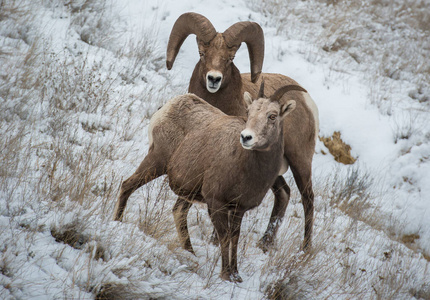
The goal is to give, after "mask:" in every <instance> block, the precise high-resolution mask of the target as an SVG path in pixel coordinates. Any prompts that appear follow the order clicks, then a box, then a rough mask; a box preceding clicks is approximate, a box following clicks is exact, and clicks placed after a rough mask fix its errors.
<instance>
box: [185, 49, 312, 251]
mask: <svg viewBox="0 0 430 300" xmlns="http://www.w3.org/2000/svg"><path fill="white" fill-rule="evenodd" d="M218 50H219V49H218ZM224 51H226V49H224ZM220 52H221V51H218V52H215V51H214V52H213V53H210V54H211V55H219V53H220ZM208 55H209V54H208ZM206 70H207V67H205V64H204V62H203V61H201V60H200V61H199V62H198V63H197V65H196V67H195V69H194V72H193V75H192V77H191V80H190V86H189V89H188V91H189V92H191V93H194V94H196V95H198V96H199V97H202V98H203V99H205V100H206V101H207V102H208V103H210V104H212V105H213V106H215V107H217V108H219V109H221V110H222V111H223V112H225V113H226V114H228V115H233V116H243V115H244V114H245V112H246V107H245V103H244V100H243V92H244V91H246V92H249V93H250V94H251V96H252V97H256V96H257V95H258V91H259V87H260V84H261V81H262V80H263V79H264V82H265V92H266V94H272V93H273V92H274V91H275V90H277V89H278V88H280V87H282V86H284V85H289V84H296V85H298V83H297V82H296V81H295V80H293V79H291V78H289V77H287V76H284V75H281V74H270V73H262V75H261V76H260V78H259V80H258V81H257V82H256V83H252V81H251V76H250V74H249V73H246V74H242V75H241V74H240V73H239V70H238V69H237V68H236V66H235V65H234V64H233V63H232V64H230V67H229V68H225V71H224V72H225V73H224V74H226V75H225V76H224V79H223V82H222V85H221V87H220V89H219V90H218V92H216V93H210V92H208V90H207V89H206V85H205V82H204V78H205V77H204V76H203V75H202V74H205V71H206ZM286 99H287V95H285V96H283V98H282V100H281V101H286ZM288 99H293V100H295V101H296V103H297V106H296V111H295V113H294V114H293V116H291V117H290V118H287V119H286V121H285V122H284V133H285V136H284V149H285V150H284V151H285V152H284V156H285V159H286V160H287V162H288V165H289V166H290V168H291V171H292V172H293V176H294V179H295V181H296V184H297V187H298V188H299V191H300V193H301V195H302V203H303V207H304V211H305V233H304V236H305V239H304V242H303V247H302V248H303V249H308V248H309V246H310V245H311V236H312V227H313V213H314V206H313V203H314V194H313V189H312V158H313V154H314V151H315V140H316V136H315V135H316V131H315V128H316V127H317V124H316V120H315V118H314V115H313V113H312V111H311V110H310V108H309V107H308V105H307V104H306V101H305V98H304V96H303V93H302V92H299V91H292V92H291V93H288ZM272 191H273V192H274V194H275V204H274V207H273V210H272V215H271V218H270V221H269V225H268V227H267V230H266V232H265V234H264V236H263V238H262V239H261V240H260V242H259V246H260V247H261V248H262V249H263V251H267V250H268V248H269V247H270V246H271V245H272V244H273V242H274V236H275V235H276V232H277V230H278V227H279V224H280V221H281V220H282V218H283V217H284V214H285V210H286V207H287V205H288V202H289V198H290V188H289V187H288V185H287V183H286V182H285V180H284V179H283V178H282V177H281V176H280V177H279V178H278V179H277V180H276V182H275V183H274V186H273V187H272Z"/></svg>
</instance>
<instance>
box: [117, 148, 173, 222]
mask: <svg viewBox="0 0 430 300" xmlns="http://www.w3.org/2000/svg"><path fill="white" fill-rule="evenodd" d="M164 169H165V168H164V167H163V164H162V163H159V162H157V160H156V158H155V157H154V155H153V154H152V152H150V153H148V155H147V156H146V157H145V159H144V160H143V161H142V163H141V164H140V166H139V167H138V168H137V170H136V171H135V172H134V174H133V175H131V176H130V177H129V178H128V179H127V180H125V181H124V182H123V183H122V185H121V191H120V195H119V198H118V201H117V202H116V205H115V209H114V220H115V221H122V218H123V215H124V210H125V207H126V205H127V201H128V198H129V197H130V196H131V194H132V193H133V192H134V191H135V190H137V189H138V188H140V187H141V186H142V185H144V184H146V183H148V182H150V181H152V180H154V179H155V178H157V177H160V176H161V175H163V174H164V173H165V172H164Z"/></svg>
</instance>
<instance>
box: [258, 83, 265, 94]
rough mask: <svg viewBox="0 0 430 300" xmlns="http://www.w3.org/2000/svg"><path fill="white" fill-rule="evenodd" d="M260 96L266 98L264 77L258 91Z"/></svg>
mask: <svg viewBox="0 0 430 300" xmlns="http://www.w3.org/2000/svg"><path fill="white" fill-rule="evenodd" d="M258 98H264V78H263V79H262V80H261V85H260V91H258Z"/></svg>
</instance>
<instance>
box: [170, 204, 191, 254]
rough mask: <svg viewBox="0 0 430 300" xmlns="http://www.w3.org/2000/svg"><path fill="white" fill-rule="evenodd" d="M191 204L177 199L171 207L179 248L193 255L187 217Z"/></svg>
mask: <svg viewBox="0 0 430 300" xmlns="http://www.w3.org/2000/svg"><path fill="white" fill-rule="evenodd" d="M191 205H192V203H191V202H190V201H187V200H186V199H184V198H181V197H179V198H178V200H176V203H175V205H174V206H173V218H174V220H175V225H176V230H177V231H178V236H179V241H180V243H181V246H182V247H183V248H184V249H185V250H188V251H190V252H191V253H192V254H195V253H194V250H193V246H192V245H191V240H190V234H189V232H188V222H187V216H188V211H189V210H190V207H191Z"/></svg>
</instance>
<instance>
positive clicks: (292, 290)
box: [0, 0, 430, 299]
mask: <svg viewBox="0 0 430 300" xmlns="http://www.w3.org/2000/svg"><path fill="white" fill-rule="evenodd" d="M18 2H19V3H18ZM18 2H16V1H3V2H2V4H1V6H0V9H1V10H0V117H1V118H0V124H1V125H0V134H1V139H0V228H1V230H0V257H1V259H0V298H2V299H3V298H4V299H56V298H85V299H87V298H99V299H105V298H124V299H128V298H130V299H137V298H140V299H147V298H166V299H190V298H192V299H200V298H203V299H206V298H207V299H261V298H265V297H266V298H276V297H280V298H281V299H284V298H297V299H298V298H300V299H302V298H305V299H320V298H321V299H324V298H336V299H337V298H341V299H343V298H345V299H351V298H355V299H368V298H381V299H385V298H390V297H391V298H395V299H397V298H401V299H409V298H412V299H413V298H424V299H428V298H430V285H429V283H428V277H429V271H428V269H429V257H430V217H429V214H430V196H429V194H430V126H429V123H428V115H429V105H430V92H429V91H430V87H429V85H430V84H429V82H430V81H429V76H430V75H429V74H430V72H429V70H430V65H429V64H430V62H429V60H428V57H429V53H430V50H429V49H430V48H429V41H428V39H427V38H426V37H428V34H429V32H430V28H429V24H430V21H429V13H428V4H426V2H425V1H400V0H399V1H383V0H381V1H374V2H372V4H368V3H363V2H362V1H349V2H348V1H317V0H313V1H305V2H304V1H284V2H282V1H274V0H269V1H237V2H234V4H231V1H226V0H220V1H196V0H186V1H172V0H160V1H157V2H152V1H138V0H128V1H126V0H123V1H113V2H112V3H107V4H106V3H105V2H104V1H99V0H87V1H60V0H55V1H25V0H22V1H18ZM188 11H194V12H198V13H201V14H203V15H205V16H206V17H208V18H209V19H210V20H211V21H212V23H213V25H214V26H215V28H216V29H217V30H218V31H220V32H222V31H224V30H225V29H227V28H228V27H229V26H230V25H232V24H233V23H235V22H238V21H245V20H252V21H255V22H258V23H259V24H261V26H262V27H263V29H264V32H265V41H266V55H265V61H264V66H263V71H264V72H274V73H282V74H285V75H288V76H290V77H292V78H294V79H295V80H296V81H298V82H299V83H300V84H301V85H303V86H304V87H305V88H306V89H307V90H308V91H309V92H310V94H311V95H312V97H313V99H314V100H315V102H316V103H317V105H318V107H319V112H320V127H321V128H320V136H325V137H329V136H331V135H332V134H333V132H335V131H338V132H340V133H341V137H342V139H343V140H344V141H345V142H346V143H347V144H349V145H350V146H351V149H352V151H351V153H352V155H353V156H354V157H355V158H357V161H356V162H355V163H354V164H353V165H349V166H345V165H343V164H340V163H338V162H336V161H335V160H334V159H333V156H331V155H330V154H328V153H329V151H328V149H327V148H326V147H325V146H324V144H323V143H322V142H319V143H318V145H317V151H316V154H315V158H314V165H313V172H314V179H313V180H314V185H315V194H316V199H315V201H316V202H315V206H316V216H315V233H314V249H313V250H312V252H311V254H310V255H307V256H304V255H303V253H300V252H299V246H300V243H301V241H302V235H303V209H302V205H301V203H300V199H299V194H298V192H297V189H296V187H295V184H294V180H293V179H292V176H291V174H289V173H287V174H286V178H287V181H288V182H289V183H290V184H291V187H292V192H293V194H292V199H291V201H290V204H289V207H288V208H287V215H286V218H285V220H284V222H283V224H282V226H281V229H280V232H279V233H278V236H277V242H276V248H275V249H274V250H273V251H270V252H269V253H267V254H263V252H262V251H261V250H260V249H259V248H258V247H257V246H256V243H257V241H258V239H259V238H260V237H261V235H262V233H263V232H264V229H265V227H266V225H267V222H268V219H269V215H270V211H271V208H272V205H273V201H272V198H273V196H272V194H271V193H269V194H268V195H267V197H266V199H265V200H264V202H263V204H262V205H261V206H260V207H258V208H256V209H255V210H253V211H251V212H249V213H248V214H247V215H246V217H245V219H244V223H243V227H242V229H243V232H242V235H241V240H240V245H239V246H240V248H239V270H240V272H241V275H242V277H243V279H244V282H243V283H241V284H232V283H229V282H223V281H222V280H221V279H220V278H219V276H218V275H219V270H220V255H219V249H218V248H217V247H215V246H213V245H211V244H210V243H209V237H210V233H211V231H212V226H211V224H210V220H209V217H208V216H207V213H206V208H205V206H204V205H195V206H193V208H192V209H191V211H190V216H189V223H190V224H189V226H190V232H191V238H192V243H193V245H194V249H195V251H196V256H193V255H191V254H189V253H187V252H186V251H184V250H182V249H181V248H180V247H179V245H178V242H177V236H176V231H175V228H174V223H173V218H172V216H171V208H172V206H173V203H174V200H175V196H174V195H173V194H172V193H171V192H170V191H169V189H168V188H167V185H166V183H165V181H163V179H160V180H157V181H155V182H153V183H151V184H149V185H148V186H146V187H144V188H142V189H140V190H139V191H137V192H136V193H135V194H134V195H133V196H132V197H131V198H130V201H129V204H128V206H127V210H126V216H125V222H123V223H118V222H113V221H111V218H112V210H113V206H114V204H115V201H116V197H117V193H118V188H119V185H120V182H121V180H122V179H123V178H126V177H128V176H130V175H131V174H132V172H133V171H134V170H135V168H137V166H138V164H139V163H140V161H141V160H142V159H143V157H144V156H145V154H146V151H147V148H148V137H147V125H148V121H149V118H150V116H151V115H152V114H153V113H154V111H156V109H157V108H158V107H159V106H161V105H162V104H163V103H165V102H166V101H168V99H169V98H171V97H172V96H174V95H177V94H180V93H184V92H185V91H186V90H187V85H188V80H189V78H190V77H191V73H192V70H193V68H194V65H195V64H196V62H197V60H198V53H197V47H196V43H195V38H194V37H189V38H188V39H187V40H186V41H185V43H184V45H183V46H182V48H181V51H180V53H179V55H178V57H177V59H176V62H175V65H174V67H173V69H172V70H171V71H167V70H166V68H165V57H164V55H165V53H164V52H165V47H166V45H167V40H168V36H169V33H170V30H171V28H172V25H173V23H174V22H175V21H176V19H177V18H178V17H179V16H180V15H181V14H182V13H184V12H188ZM426 58H427V59H426ZM235 64H236V65H237V66H238V67H239V69H240V70H241V71H242V72H249V58H248V54H247V49H246V46H245V45H243V46H242V47H241V49H240V50H239V51H238V53H237V55H236V58H235Z"/></svg>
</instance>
